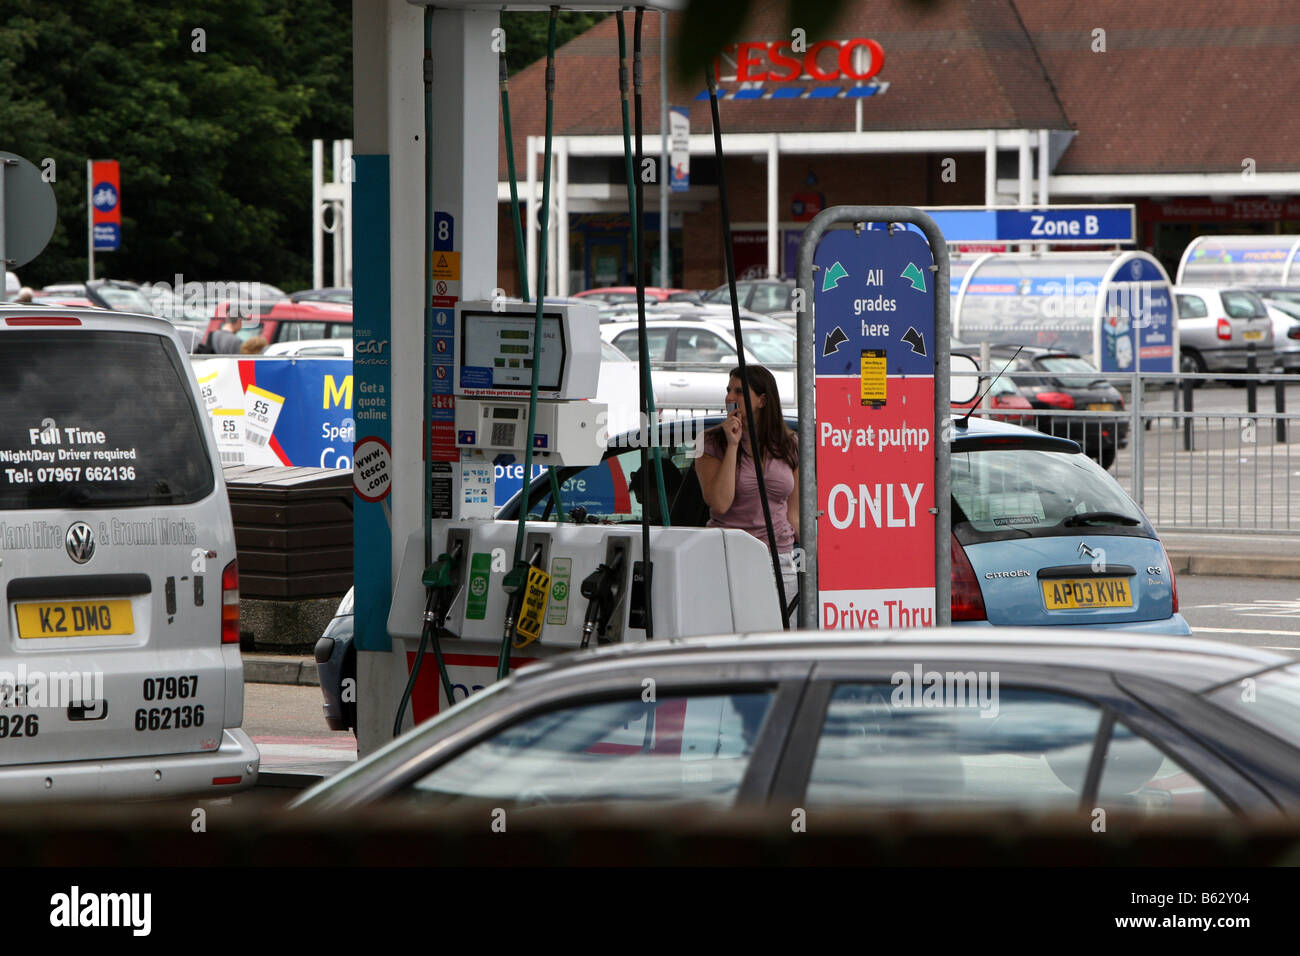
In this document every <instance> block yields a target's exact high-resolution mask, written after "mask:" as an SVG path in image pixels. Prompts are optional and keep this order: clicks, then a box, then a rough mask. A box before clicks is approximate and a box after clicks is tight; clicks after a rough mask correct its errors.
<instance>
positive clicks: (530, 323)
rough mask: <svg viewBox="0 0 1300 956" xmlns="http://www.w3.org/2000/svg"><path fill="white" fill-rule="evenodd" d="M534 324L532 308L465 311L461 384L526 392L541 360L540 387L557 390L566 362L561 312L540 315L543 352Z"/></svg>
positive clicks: (467, 387) (472, 389) (470, 390)
mask: <svg viewBox="0 0 1300 956" xmlns="http://www.w3.org/2000/svg"><path fill="white" fill-rule="evenodd" d="M536 323H537V319H536V316H535V315H533V314H532V313H524V312H489V311H474V312H469V311H467V312H464V313H462V326H461V331H462V334H461V361H460V382H459V386H460V388H461V389H462V390H468V393H470V394H472V393H474V392H475V391H478V390H482V391H485V392H486V391H495V390H505V391H507V392H518V391H519V390H524V391H527V390H528V389H529V388H531V387H532V382H533V362H534V361H537V362H538V363H539V364H540V374H539V376H538V389H539V390H541V391H550V392H556V391H559V390H560V384H561V379H562V377H563V374H564V361H565V343H564V328H563V322H562V321H561V318H560V316H559V315H558V314H557V313H554V312H551V313H543V314H542V347H541V350H540V351H541V355H540V357H538V356H537V355H536V354H535V350H534V348H533V331H534V329H535V327H536Z"/></svg>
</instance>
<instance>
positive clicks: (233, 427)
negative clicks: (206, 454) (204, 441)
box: [212, 408, 244, 467]
mask: <svg viewBox="0 0 1300 956" xmlns="http://www.w3.org/2000/svg"><path fill="white" fill-rule="evenodd" d="M212 432H213V434H214V435H216V438H217V455H218V456H219V457H220V459H221V464H222V466H223V467H224V466H226V465H242V464H243V463H244V410H243V409H242V408H214V409H213V410H212Z"/></svg>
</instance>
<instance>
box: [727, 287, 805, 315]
mask: <svg viewBox="0 0 1300 956" xmlns="http://www.w3.org/2000/svg"><path fill="white" fill-rule="evenodd" d="M794 290H795V281H794V280H793V279H741V280H739V281H737V282H736V299H737V300H738V301H739V302H740V304H741V305H742V306H743V307H744V308H746V309H752V310H753V311H755V312H762V313H763V314H765V315H772V314H774V313H777V312H790V313H792V312H793V310H794V305H793V300H794ZM704 301H705V302H706V303H718V302H721V303H723V304H729V303H730V302H731V287H730V286H729V285H720V286H718V287H717V288H716V289H713V290H711V291H710V292H709V293H708V294H707V295H706V296H705V297H704Z"/></svg>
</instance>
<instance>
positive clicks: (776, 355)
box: [742, 328, 797, 365]
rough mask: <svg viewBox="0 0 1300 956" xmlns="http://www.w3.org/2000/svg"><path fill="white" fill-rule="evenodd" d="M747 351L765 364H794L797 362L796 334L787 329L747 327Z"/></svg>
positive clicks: (745, 334)
mask: <svg viewBox="0 0 1300 956" xmlns="http://www.w3.org/2000/svg"><path fill="white" fill-rule="evenodd" d="M742 331H743V333H744V336H745V351H746V352H748V353H749V354H750V355H752V356H754V358H756V359H758V361H760V362H762V363H763V364H764V365H793V364H794V363H795V354H794V349H795V343H796V341H797V340H796V338H795V337H794V335H793V334H792V333H790V332H788V331H786V330H785V329H778V328H761V329H755V328H746V329H742Z"/></svg>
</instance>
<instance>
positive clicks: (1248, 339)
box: [1173, 285, 1273, 373]
mask: <svg viewBox="0 0 1300 956" xmlns="http://www.w3.org/2000/svg"><path fill="white" fill-rule="evenodd" d="M1173 290H1174V299H1175V301H1176V303H1177V311H1178V341H1179V351H1180V358H1179V369H1180V370H1182V371H1183V372H1191V373H1197V372H1245V371H1246V370H1247V363H1248V356H1249V354H1250V349H1251V347H1252V346H1253V347H1254V352H1255V367H1256V368H1257V369H1258V370H1259V371H1261V372H1262V371H1267V370H1268V369H1269V368H1271V367H1272V365H1273V323H1272V320H1271V319H1270V318H1269V314H1268V309H1267V308H1266V307H1265V305H1264V301H1263V300H1262V299H1261V298H1260V297H1259V295H1258V294H1256V293H1254V292H1252V291H1251V290H1250V289H1244V288H1232V287H1219V286H1191V285H1176V286H1174V287H1173Z"/></svg>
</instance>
